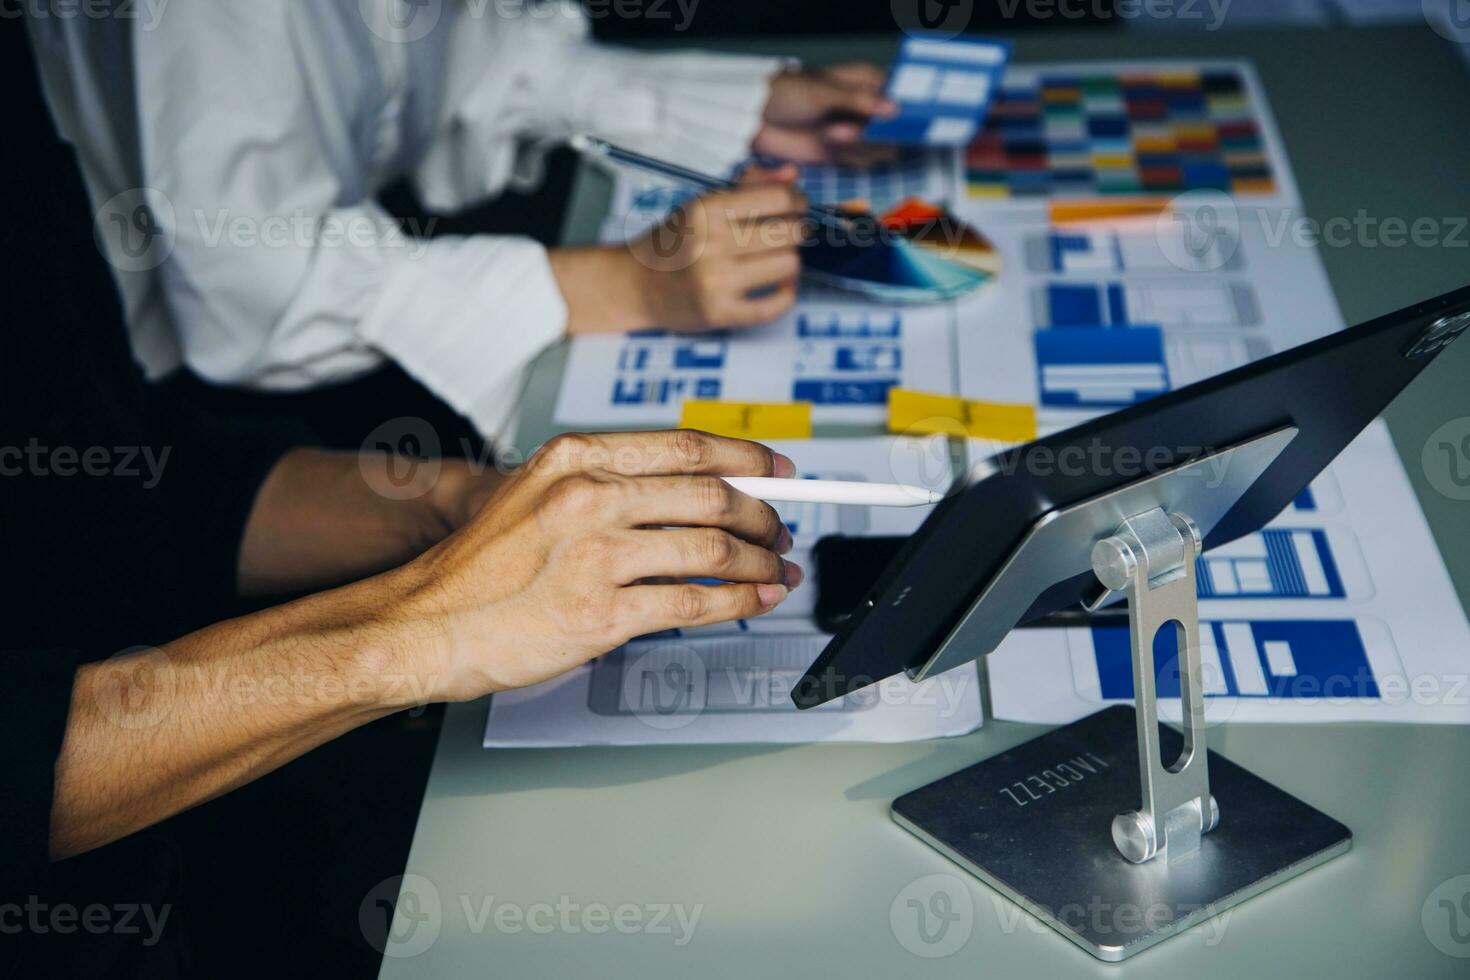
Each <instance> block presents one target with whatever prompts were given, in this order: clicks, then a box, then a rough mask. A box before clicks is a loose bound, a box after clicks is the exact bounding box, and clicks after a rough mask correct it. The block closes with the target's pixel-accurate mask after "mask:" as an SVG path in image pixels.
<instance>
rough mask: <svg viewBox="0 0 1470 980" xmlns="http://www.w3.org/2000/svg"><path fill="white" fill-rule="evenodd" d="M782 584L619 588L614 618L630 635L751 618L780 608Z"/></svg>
mask: <svg viewBox="0 0 1470 980" xmlns="http://www.w3.org/2000/svg"><path fill="white" fill-rule="evenodd" d="M790 592H791V590H790V589H788V588H787V587H786V586H784V585H774V584H770V583H763V584H759V585H749V584H746V585H692V584H683V585H630V586H628V587H627V588H624V589H619V590H618V594H617V598H616V599H615V600H614V602H615V607H614V608H615V609H616V612H615V615H616V616H618V618H619V621H620V622H621V623H622V624H623V630H622V632H625V633H627V635H629V636H640V635H642V634H644V633H658V632H661V631H663V630H670V629H686V628H689V627H693V626H709V625H711V624H714V623H726V622H729V621H730V620H732V619H754V618H755V617H757V616H760V615H762V614H764V613H768V612H770V611H771V610H772V609H774V608H775V607H776V606H778V605H780V604H781V603H782V602H783V601H784V600H785V599H786V596H787V595H789V594H790Z"/></svg>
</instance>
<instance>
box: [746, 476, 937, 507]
mask: <svg viewBox="0 0 1470 980" xmlns="http://www.w3.org/2000/svg"><path fill="white" fill-rule="evenodd" d="M722 479H723V480H724V481H725V482H726V483H728V484H730V486H732V487H734V488H735V489H736V490H739V491H740V492H741V493H746V494H749V495H750V496H752V497H755V498H757V499H760V500H766V501H772V500H781V501H786V502H789V503H800V504H856V505H858V506H864V507H923V506H925V505H926V504H937V503H939V501H941V500H943V499H944V494H942V493H939V492H938V491H936V490H926V489H925V488H924V487H914V486H906V485H904V484H902V483H861V482H856V481H850V480H786V479H778V478H774V477H766V476H727V477H722Z"/></svg>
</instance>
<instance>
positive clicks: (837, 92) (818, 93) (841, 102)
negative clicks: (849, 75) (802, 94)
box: [809, 77, 898, 117]
mask: <svg viewBox="0 0 1470 980" xmlns="http://www.w3.org/2000/svg"><path fill="white" fill-rule="evenodd" d="M809 98H810V99H811V101H812V102H813V103H815V104H816V105H817V106H819V107H820V108H821V110H822V112H823V114H825V115H833V114H842V115H852V116H878V117H884V116H890V115H892V114H893V113H894V112H896V111H898V107H897V106H896V105H895V104H894V103H893V102H892V100H890V99H889V98H888V97H887V96H885V95H883V93H882V92H880V91H878V90H876V89H873V88H870V87H868V86H866V85H845V84H843V83H841V82H839V81H837V80H835V79H833V78H830V77H819V78H816V79H814V80H813V84H812V90H811V95H810V96H809Z"/></svg>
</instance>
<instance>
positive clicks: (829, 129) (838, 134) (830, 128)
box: [822, 122, 863, 146]
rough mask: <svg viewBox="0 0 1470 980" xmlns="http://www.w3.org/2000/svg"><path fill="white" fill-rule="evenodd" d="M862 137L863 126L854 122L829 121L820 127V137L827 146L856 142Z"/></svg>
mask: <svg viewBox="0 0 1470 980" xmlns="http://www.w3.org/2000/svg"><path fill="white" fill-rule="evenodd" d="M862 138H863V127H862V126H860V125H858V124H857V123H854V122H836V123H829V124H828V125H826V126H823V127H822V139H823V141H825V142H826V143H827V145H828V146H842V145H847V144H851V143H857V142H858V141H860V140H861V139H862Z"/></svg>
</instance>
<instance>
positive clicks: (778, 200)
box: [701, 183, 807, 221]
mask: <svg viewBox="0 0 1470 980" xmlns="http://www.w3.org/2000/svg"><path fill="white" fill-rule="evenodd" d="M701 200H703V201H704V203H705V206H706V207H709V208H711V209H713V210H714V211H715V212H716V213H717V214H719V215H721V216H722V217H724V218H726V220H727V221H754V220H757V219H759V218H781V217H788V216H791V215H800V214H804V213H806V208H807V203H806V195H804V194H802V193H801V191H799V190H797V189H796V188H795V187H793V186H792V185H791V184H785V183H755V184H743V185H741V186H739V187H736V188H733V189H732V190H728V191H716V192H714V193H712V194H707V195H705V196H704V197H703V198H702V199H701Z"/></svg>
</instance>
